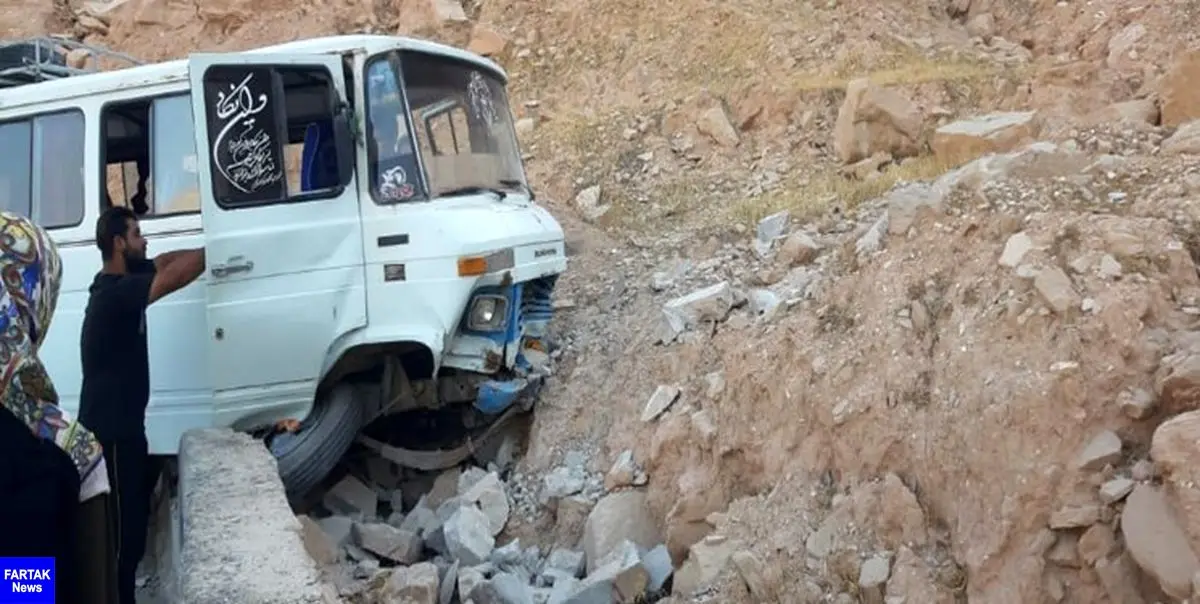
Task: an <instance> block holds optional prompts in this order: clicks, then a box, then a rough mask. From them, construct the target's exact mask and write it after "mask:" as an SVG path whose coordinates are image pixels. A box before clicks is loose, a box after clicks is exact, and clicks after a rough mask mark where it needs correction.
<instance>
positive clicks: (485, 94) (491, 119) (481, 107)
mask: <svg viewBox="0 0 1200 604" xmlns="http://www.w3.org/2000/svg"><path fill="white" fill-rule="evenodd" d="M469 80H470V81H468V82H467V101H468V102H469V103H470V104H471V113H473V114H474V116H475V119H477V120H479V121H481V122H483V123H485V124H494V123H496V121H497V120H498V119H499V116H498V115H496V105H495V102H494V101H493V99H492V89H491V88H489V87H488V85H487V80H485V79H483V76H482V75H480V74H479V72H478V71H472V72H471V76H470V78H469Z"/></svg>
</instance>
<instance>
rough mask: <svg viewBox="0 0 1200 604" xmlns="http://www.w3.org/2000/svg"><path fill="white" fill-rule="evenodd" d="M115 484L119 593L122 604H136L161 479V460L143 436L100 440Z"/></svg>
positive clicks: (113, 504) (112, 502) (113, 515)
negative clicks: (152, 504) (152, 506)
mask: <svg viewBox="0 0 1200 604" xmlns="http://www.w3.org/2000/svg"><path fill="white" fill-rule="evenodd" d="M100 445H101V446H102V447H103V448H104V459H105V461H106V462H107V464H108V481H109V484H110V486H111V487H112V499H111V500H110V506H109V509H110V511H111V514H110V517H111V519H112V527H113V531H112V534H113V535H114V536H115V538H116V551H117V592H118V594H120V603H121V604H136V599H135V596H134V594H135V591H136V585H135V582H136V580H137V567H138V564H139V563H140V562H141V561H142V556H144V555H145V553H146V533H147V532H148V530H149V527H150V499H151V497H152V496H153V495H154V485H155V484H156V483H157V482H158V473H159V467H160V466H159V464H158V460H157V459H155V458H152V457H151V456H150V454H149V450H148V448H147V444H146V437H145V436H144V435H140V436H136V437H131V438H117V439H104V438H102V439H101V440H100Z"/></svg>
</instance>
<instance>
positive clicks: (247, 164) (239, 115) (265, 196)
mask: <svg viewBox="0 0 1200 604" xmlns="http://www.w3.org/2000/svg"><path fill="white" fill-rule="evenodd" d="M332 82H333V80H332V79H331V74H330V73H329V70H328V69H326V68H324V67H318V66H291V65H288V66H283V65H272V66H262V65H252V66H247V65H214V66H212V67H209V68H208V70H207V71H206V72H205V74H204V95H205V99H204V100H205V104H206V105H207V106H208V107H209V108H210V110H209V114H208V124H207V127H208V139H209V144H210V145H211V149H212V150H211V152H209V153H205V158H206V160H207V161H211V162H212V164H211V165H212V179H213V193H214V195H215V196H216V199H217V202H218V203H219V204H220V205H222V206H225V207H234V208H236V207H240V206H251V205H262V204H266V203H274V202H280V201H295V200H302V199H311V198H313V197H314V196H316V197H328V196H329V194H330V193H332V194H337V193H339V192H340V191H341V190H342V187H343V186H344V185H345V184H346V183H342V182H339V177H338V156H337V146H336V144H335V141H334V132H333V117H334V111H335V108H336V107H337V106H338V104H339V97H338V95H337V92H336V89H335V87H334V85H333V83H332ZM347 160H349V158H347Z"/></svg>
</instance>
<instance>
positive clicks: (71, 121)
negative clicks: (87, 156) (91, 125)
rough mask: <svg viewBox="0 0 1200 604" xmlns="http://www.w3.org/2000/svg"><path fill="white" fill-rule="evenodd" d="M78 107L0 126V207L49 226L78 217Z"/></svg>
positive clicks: (80, 185)
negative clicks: (76, 109) (1, 159)
mask: <svg viewBox="0 0 1200 604" xmlns="http://www.w3.org/2000/svg"><path fill="white" fill-rule="evenodd" d="M83 143H84V119H83V113H82V112H80V111H74V110H73V111H66V112H61V113H54V114H48V115H39V116H36V117H33V118H30V119H26V120H22V121H16V122H8V123H5V124H0V157H2V158H3V161H0V196H2V197H0V209H4V210H7V211H11V212H16V213H18V214H21V215H23V216H28V217H30V218H32V219H33V220H34V222H36V223H38V224H39V225H41V226H43V227H46V228H49V229H53V228H59V227H67V226H75V225H77V224H79V223H80V222H81V221H83V208H84V202H83Z"/></svg>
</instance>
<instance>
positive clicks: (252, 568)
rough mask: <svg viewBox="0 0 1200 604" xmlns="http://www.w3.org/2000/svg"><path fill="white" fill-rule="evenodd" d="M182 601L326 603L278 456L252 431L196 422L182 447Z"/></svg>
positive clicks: (197, 603) (190, 603) (184, 603)
mask: <svg viewBox="0 0 1200 604" xmlns="http://www.w3.org/2000/svg"><path fill="white" fill-rule="evenodd" d="M179 515H180V526H181V531H180V540H181V541H182V543H181V547H180V561H179V569H178V570H179V572H178V573H177V575H176V576H178V577H179V597H180V600H179V601H180V604H323V602H324V601H325V600H324V595H323V594H322V590H321V584H320V576H319V574H318V571H317V566H316V563H315V562H313V559H312V558H311V557H310V556H309V555H308V553H307V552H306V551H305V549H304V543H303V541H302V539H301V527H300V522H299V521H298V520H296V516H295V515H293V513H292V510H291V508H290V507H289V506H288V503H287V498H286V496H285V495H284V490H283V483H282V482H280V480H279V470H278V468H277V466H276V465H275V459H274V458H273V457H272V456H271V454H270V452H269V451H267V449H266V447H264V446H263V444H262V443H261V442H259V441H257V440H255V439H253V438H251V437H250V436H249V435H246V434H242V433H238V432H233V431H231V430H228V429H214V428H210V429H204V430H192V431H189V432H187V433H186V434H184V435H183V439H182V441H181V443H180V448H179Z"/></svg>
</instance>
